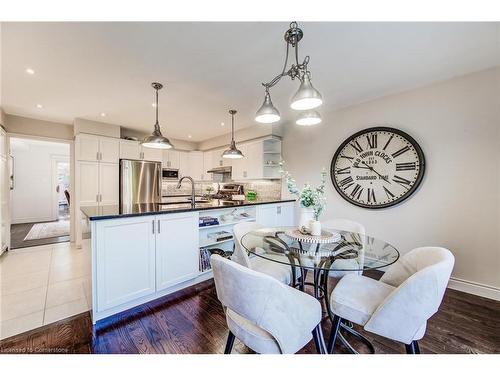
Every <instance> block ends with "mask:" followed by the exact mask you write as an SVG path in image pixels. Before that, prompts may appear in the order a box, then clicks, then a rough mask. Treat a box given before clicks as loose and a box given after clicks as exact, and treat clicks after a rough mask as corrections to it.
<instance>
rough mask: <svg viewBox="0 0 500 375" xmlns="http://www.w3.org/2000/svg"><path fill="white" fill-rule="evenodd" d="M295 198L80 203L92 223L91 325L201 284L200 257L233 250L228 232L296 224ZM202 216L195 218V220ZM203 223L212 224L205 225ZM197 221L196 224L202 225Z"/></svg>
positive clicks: (202, 268)
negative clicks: (254, 225) (251, 225)
mask: <svg viewBox="0 0 500 375" xmlns="http://www.w3.org/2000/svg"><path fill="white" fill-rule="evenodd" d="M294 204H295V201H293V200H257V201H225V200H216V199H214V200H209V201H203V202H197V203H196V204H195V205H194V206H193V205H191V203H188V202H177V203H173V204H134V205H131V206H125V207H119V206H117V205H102V206H86V207H81V211H82V212H83V214H84V215H85V216H86V217H87V218H88V220H89V221H90V224H91V247H92V320H93V322H94V324H95V323H96V322H97V321H99V320H101V319H104V318H106V317H109V316H111V315H114V314H117V313H120V312H123V311H125V310H128V309H130V308H133V307H135V306H138V305H141V304H143V303H146V302H149V301H151V300H154V299H156V298H160V297H162V296H165V295H167V294H170V293H173V292H176V291H178V290H181V289H184V288H186V287H189V286H192V285H194V284H197V283H200V282H202V281H205V280H207V279H209V278H211V277H213V275H212V271H211V270H210V269H207V265H206V263H207V262H205V264H202V263H203V262H201V261H200V253H201V252H203V251H204V250H205V249H211V248H214V247H217V248H219V249H221V250H223V251H226V252H231V251H232V249H233V243H234V241H233V239H232V238H228V237H231V236H232V227H233V226H234V225H235V224H236V223H238V222H242V221H255V222H258V223H260V224H262V225H264V226H287V225H293V224H294ZM200 219H201V220H200ZM205 220H210V224H211V225H207V226H201V225H204V224H206V222H205ZM200 223H201V224H200Z"/></svg>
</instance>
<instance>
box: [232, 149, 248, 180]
mask: <svg viewBox="0 0 500 375" xmlns="http://www.w3.org/2000/svg"><path fill="white" fill-rule="evenodd" d="M238 149H239V150H240V151H241V152H242V153H243V155H244V157H243V158H241V159H234V160H232V163H231V167H232V169H231V171H232V173H231V175H232V179H233V180H235V181H241V180H245V179H247V178H248V168H247V165H248V160H247V159H248V158H249V157H250V156H249V155H248V146H247V145H246V144H244V145H239V146H238Z"/></svg>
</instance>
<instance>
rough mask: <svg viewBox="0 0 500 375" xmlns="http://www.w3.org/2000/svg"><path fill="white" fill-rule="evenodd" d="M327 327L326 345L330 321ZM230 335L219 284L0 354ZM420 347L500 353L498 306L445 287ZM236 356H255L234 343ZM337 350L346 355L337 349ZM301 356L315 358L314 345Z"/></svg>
mask: <svg viewBox="0 0 500 375" xmlns="http://www.w3.org/2000/svg"><path fill="white" fill-rule="evenodd" d="M323 326H324V331H325V337H326V338H327V339H328V337H329V330H330V323H329V321H328V319H327V318H325V319H324V321H323ZM356 328H357V329H358V330H360V329H361V328H360V327H356ZM227 332H228V330H227V326H226V321H225V316H224V312H223V310H222V306H221V305H220V303H219V301H218V300H217V295H216V292H215V287H214V284H213V282H212V281H206V282H204V283H201V284H198V285H197V286H194V287H192V288H190V289H188V290H185V291H181V292H178V293H175V294H173V295H170V296H166V297H163V298H162V299H160V300H157V301H153V302H151V303H148V304H146V305H143V306H140V307H137V308H135V309H133V310H131V311H129V312H127V313H124V314H120V315H117V316H114V317H111V318H109V319H106V320H105V321H104V322H103V323H101V324H99V325H98V326H97V327H92V323H91V319H90V314H89V313H84V314H80V315H77V316H75V317H73V318H69V319H66V320H64V321H61V322H57V323H54V324H51V325H49V326H45V327H41V328H39V329H36V330H34V331H31V332H27V333H24V334H21V335H18V336H14V337H11V338H8V339H6V340H3V341H0V353H222V352H223V350H224V344H225V341H226V338H227ZM365 334H366V336H368V337H369V338H370V340H371V341H372V343H373V344H374V346H375V350H376V353H404V351H405V350H404V345H402V344H399V343H396V342H393V341H391V340H387V339H384V338H381V337H378V336H376V335H373V334H370V333H367V332H365ZM353 343H354V346H355V347H357V348H358V350H359V351H361V352H363V351H364V348H363V347H362V346H361V345H358V344H356V342H355V341H353ZM420 348H421V351H422V353H500V302H498V301H493V300H490V299H486V298H481V297H477V296H473V295H470V294H466V293H462V292H458V291H455V290H451V289H448V290H447V292H446V294H445V297H444V300H443V303H442V305H441V309H440V311H439V312H438V313H436V314H435V315H434V316H433V317H432V318H431V319H430V321H429V324H428V327H427V332H426V335H425V337H424V338H423V339H422V340H421V341H420ZM233 352H237V353H250V352H251V350H249V349H248V348H246V347H245V346H244V345H242V344H241V343H240V342H238V340H236V342H235V346H234V348H233ZM338 352H340V353H345V352H346V350H345V348H343V347H338ZM300 353H316V348H315V346H314V344H313V342H310V343H309V344H308V345H307V346H306V347H305V348H303V349H302V350H301V351H300Z"/></svg>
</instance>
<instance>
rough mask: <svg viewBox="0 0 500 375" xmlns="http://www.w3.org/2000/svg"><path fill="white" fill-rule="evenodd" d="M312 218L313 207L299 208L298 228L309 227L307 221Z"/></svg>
mask: <svg viewBox="0 0 500 375" xmlns="http://www.w3.org/2000/svg"><path fill="white" fill-rule="evenodd" d="M313 219H314V209H312V208H309V207H301V208H300V220H299V228H302V227H306V228H307V229H309V223H310V222H311V220H313Z"/></svg>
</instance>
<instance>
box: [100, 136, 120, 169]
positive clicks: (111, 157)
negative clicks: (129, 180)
mask: <svg viewBox="0 0 500 375" xmlns="http://www.w3.org/2000/svg"><path fill="white" fill-rule="evenodd" d="M99 152H100V159H99V160H100V161H102V162H104V163H118V161H119V160H120V140H119V139H117V138H106V137H101V138H100V139H99Z"/></svg>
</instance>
